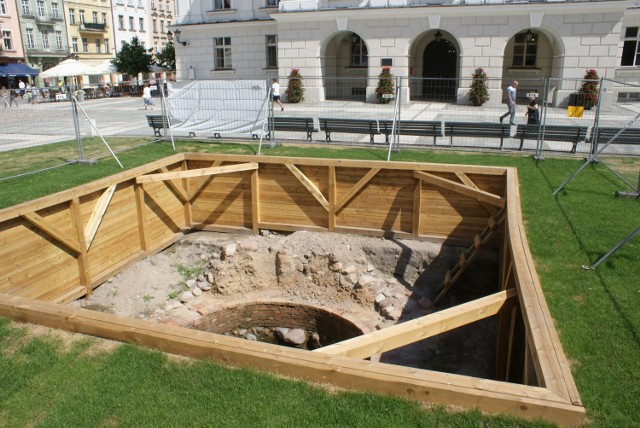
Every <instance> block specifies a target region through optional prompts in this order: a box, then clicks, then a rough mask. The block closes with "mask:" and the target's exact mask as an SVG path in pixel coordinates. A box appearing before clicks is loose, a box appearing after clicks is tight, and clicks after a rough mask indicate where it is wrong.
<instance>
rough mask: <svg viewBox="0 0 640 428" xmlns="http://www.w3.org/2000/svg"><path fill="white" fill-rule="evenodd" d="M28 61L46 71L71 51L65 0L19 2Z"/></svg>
mask: <svg viewBox="0 0 640 428" xmlns="http://www.w3.org/2000/svg"><path fill="white" fill-rule="evenodd" d="M16 3H17V4H16V6H17V10H18V16H19V18H20V27H21V35H22V42H23V48H24V52H25V55H26V62H27V63H28V64H29V65H30V66H31V67H33V68H35V69H37V70H40V71H44V70H47V69H49V68H51V67H53V66H55V65H57V64H59V63H60V61H62V60H64V59H65V58H66V57H67V55H68V54H69V45H68V42H67V29H66V26H65V20H64V9H63V6H62V0H18V1H17V2H16Z"/></svg>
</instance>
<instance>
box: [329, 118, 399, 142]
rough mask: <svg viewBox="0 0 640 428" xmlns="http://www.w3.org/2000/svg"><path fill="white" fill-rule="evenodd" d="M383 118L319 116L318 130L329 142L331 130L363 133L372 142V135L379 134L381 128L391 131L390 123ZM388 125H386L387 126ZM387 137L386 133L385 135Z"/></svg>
mask: <svg viewBox="0 0 640 428" xmlns="http://www.w3.org/2000/svg"><path fill="white" fill-rule="evenodd" d="M385 122H390V121H384V120H374V119H337V118H320V130H321V131H324V132H325V140H326V141H327V143H330V142H331V133H332V132H344V133H347V134H365V135H369V142H370V143H371V144H373V143H374V140H373V137H374V136H375V135H377V134H381V133H382V130H384V129H387V130H386V131H385V132H388V133H391V124H390V123H388V124H385ZM387 125H388V126H387ZM386 137H387V139H388V134H387V135H386Z"/></svg>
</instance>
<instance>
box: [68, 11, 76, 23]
mask: <svg viewBox="0 0 640 428" xmlns="http://www.w3.org/2000/svg"><path fill="white" fill-rule="evenodd" d="M69 24H71V25H76V10H75V9H69Z"/></svg>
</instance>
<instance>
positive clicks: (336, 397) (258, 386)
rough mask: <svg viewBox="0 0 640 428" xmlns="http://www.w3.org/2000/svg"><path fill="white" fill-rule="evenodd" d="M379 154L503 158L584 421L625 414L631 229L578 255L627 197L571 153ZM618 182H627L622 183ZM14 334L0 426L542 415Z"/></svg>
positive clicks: (634, 340) (637, 314) (8, 328)
mask: <svg viewBox="0 0 640 428" xmlns="http://www.w3.org/2000/svg"><path fill="white" fill-rule="evenodd" d="M256 149H257V148H256V146H254V145H241V144H211V143H209V144H202V143H194V142H189V143H179V144H178V150H179V151H207V152H216V153H239V154H255V152H256ZM172 153H174V152H173V150H172V149H171V146H170V145H169V144H167V143H161V144H159V143H156V144H152V145H148V146H145V147H141V148H137V149H133V150H130V151H127V152H125V153H121V154H120V155H119V157H120V160H121V161H122V163H123V164H124V165H125V166H126V167H127V168H132V167H134V166H138V165H141V164H144V163H147V162H149V161H152V160H155V159H158V158H162V157H165V156H168V155H170V154H172ZM265 154H266V155H278V156H301V157H302V156H304V157H335V158H349V159H369V160H386V151H385V150H376V149H342V150H341V149H333V148H321V147H295V146H280V147H277V148H274V149H266V151H265ZM393 160H399V161H412V162H413V161H418V162H438V163H464V164H483V165H499V166H514V167H517V168H518V174H519V179H520V186H521V196H522V204H523V207H522V209H523V215H524V220H525V224H526V226H527V235H528V238H529V242H530V245H531V251H532V253H533V256H534V259H535V263H536V268H537V271H538V275H539V276H540V280H541V283H542V286H543V289H544V291H545V295H546V298H547V302H548V304H549V306H550V309H551V313H552V315H553V317H554V319H555V321H556V327H557V329H558V332H559V334H560V338H561V341H562V343H563V346H564V349H565V352H566V354H567V357H568V358H569V360H570V362H571V364H572V371H573V373H574V376H575V380H576V383H577V385H578V389H579V391H580V393H581V397H582V400H583V402H584V405H585V407H586V409H587V417H588V418H589V420H590V422H591V424H592V425H593V426H602V427H630V426H636V425H637V422H636V419H637V417H636V415H635V412H636V411H637V409H640V331H639V329H640V310H638V308H639V307H640V237H636V238H635V239H634V240H632V241H631V242H629V243H628V244H627V245H625V246H623V247H622V248H621V249H620V250H619V251H618V252H617V253H615V254H614V255H613V256H612V257H611V258H609V259H608V260H607V261H606V262H605V263H603V264H602V265H600V266H599V267H598V269H597V270H595V271H593V270H583V269H582V268H581V265H591V264H592V263H593V262H595V261H596V260H597V259H598V258H599V257H600V256H601V255H602V254H604V253H606V252H607V251H608V250H609V249H611V248H612V247H613V246H614V245H615V244H616V243H618V242H619V241H620V240H621V239H622V238H624V237H625V236H627V235H628V234H629V233H631V232H632V231H633V230H635V229H636V228H637V227H638V225H639V224H638V223H640V216H639V215H638V213H639V212H640V211H639V209H640V201H638V200H624V199H617V198H616V197H615V194H614V193H615V191H616V190H621V189H624V187H623V185H622V182H621V181H619V180H618V179H617V178H615V177H614V176H613V175H612V174H611V173H610V172H609V171H608V170H607V169H606V168H605V167H603V166H602V165H598V164H594V165H591V166H589V167H587V168H586V169H585V170H584V171H583V172H582V173H581V174H579V175H578V176H577V177H576V178H575V179H574V180H573V181H571V182H570V183H569V185H568V186H567V187H566V188H565V189H564V190H563V191H562V192H560V193H559V194H558V195H557V196H555V197H554V196H552V192H553V190H555V189H556V188H557V187H558V186H559V185H560V184H561V183H562V182H563V181H564V180H565V179H566V178H567V177H568V176H569V175H570V174H571V173H572V172H573V171H574V170H576V169H577V168H578V167H579V166H580V165H581V164H582V160H576V159H552V158H549V159H547V160H545V161H543V162H536V161H535V160H533V159H531V158H530V157H521V156H509V155H505V154H502V155H493V154H460V153H453V152H433V151H410V150H403V151H402V152H401V153H398V154H394V155H393ZM119 171H120V168H119V167H118V166H117V165H116V164H115V162H114V161H113V160H111V159H107V158H105V159H104V160H102V161H100V162H99V163H98V164H97V165H94V166H82V165H71V166H66V167H63V168H59V169H55V170H51V171H46V172H43V173H40V174H37V175H33V176H26V177H22V178H19V179H14V180H9V181H4V182H0V207H7V206H10V205H14V204H17V203H19V202H22V201H25V200H29V199H33V198H36V197H39V196H42V195H45V194H49V193H53V192H57V191H59V190H62V189H65V188H68V187H72V186H75V185H79V184H82V183H85V182H88V181H92V180H95V179H97V178H100V177H103V176H106V175H110V174H113V173H116V172H119ZM624 190H628V189H624ZM95 342H96V340H95V339H86V340H80V341H76V342H73V343H72V344H71V345H69V344H66V343H64V342H63V341H60V340H58V339H55V338H52V337H46V336H45V337H42V336H36V337H35V338H34V337H32V336H31V335H26V334H25V332H24V329H21V328H20V327H19V325H18V324H14V323H9V322H8V321H6V320H0V426H20V427H21V426H25V425H36V426H47V427H49V426H65V427H68V426H197V425H209V426H296V427H297V426H363V427H364V426H367V427H370V426H387V427H399V426H447V427H448V426H469V427H480V426H490V427H494V426H496V427H497V426H505V427H511V426H544V424H542V423H537V424H536V423H528V422H525V421H520V420H515V419H513V418H494V417H486V416H482V415H480V414H479V413H478V412H464V413H450V412H447V411H446V410H444V409H442V408H439V407H437V408H433V409H426V408H424V407H423V406H420V405H419V404H416V403H412V402H407V401H404V400H398V399H394V398H390V397H383V396H377V395H372V394H360V393H351V392H339V393H336V392H335V391H333V392H327V391H325V390H323V389H321V388H318V387H313V386H309V385H307V384H304V383H301V382H293V381H288V380H282V379H278V378H275V377H272V376H268V375H263V374H256V373H253V372H251V371H246V370H229V369H225V368H221V367H220V366H218V365H216V364H214V363H212V362H208V361H191V360H186V359H175V358H172V357H168V356H166V355H164V354H161V353H159V352H154V351H149V350H145V349H140V348H136V347H132V346H125V345H123V346H120V347H117V348H115V349H114V350H110V351H100V352H96V351H92V349H93V348H95V347H96V345H95Z"/></svg>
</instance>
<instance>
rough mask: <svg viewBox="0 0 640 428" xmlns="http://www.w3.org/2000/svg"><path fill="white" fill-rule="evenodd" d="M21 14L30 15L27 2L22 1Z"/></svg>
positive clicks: (26, 0)
mask: <svg viewBox="0 0 640 428" xmlns="http://www.w3.org/2000/svg"><path fill="white" fill-rule="evenodd" d="M22 14H23V15H31V6H29V0H22Z"/></svg>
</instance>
